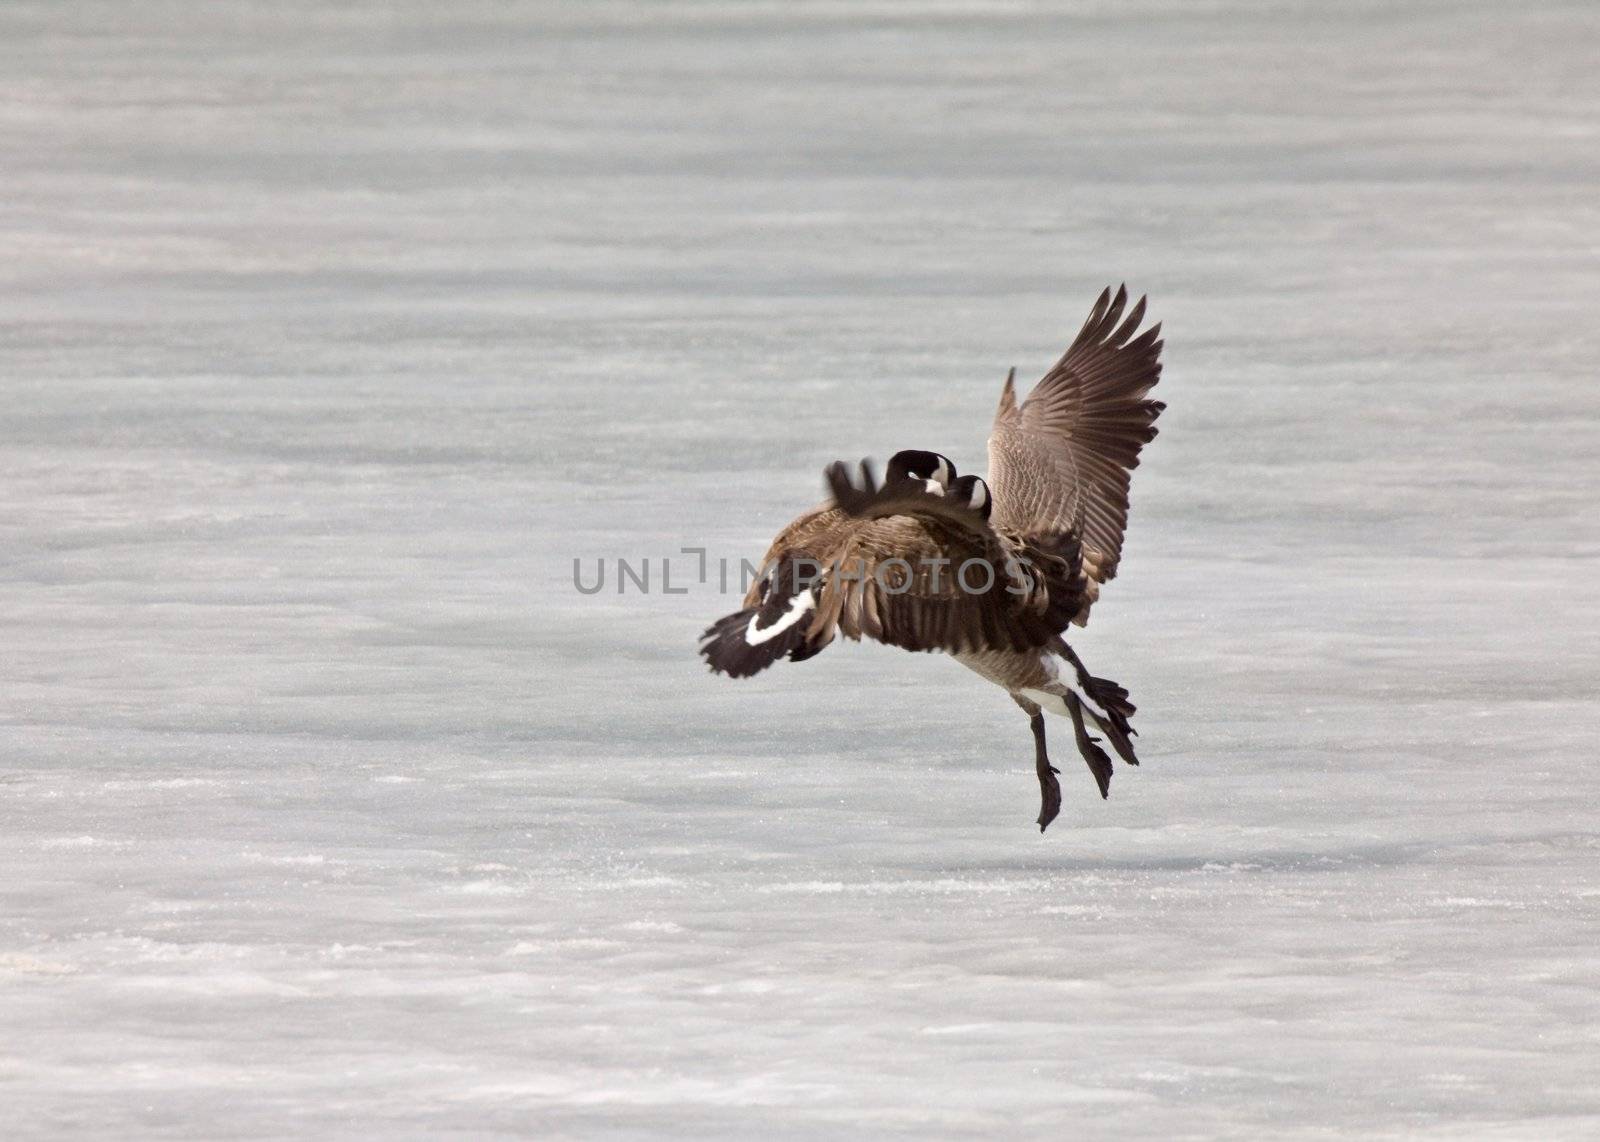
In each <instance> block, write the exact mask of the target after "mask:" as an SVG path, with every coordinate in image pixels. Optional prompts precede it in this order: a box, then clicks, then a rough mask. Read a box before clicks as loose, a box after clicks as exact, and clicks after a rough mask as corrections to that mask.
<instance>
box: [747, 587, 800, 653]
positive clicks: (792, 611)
mask: <svg viewBox="0 0 1600 1142" xmlns="http://www.w3.org/2000/svg"><path fill="white" fill-rule="evenodd" d="M816 604H817V601H816V600H815V599H813V598H812V597H811V592H810V591H802V592H800V594H798V595H796V596H795V597H794V598H792V599H790V600H789V609H788V610H787V611H784V612H783V614H782V615H781V616H780V617H779V618H778V621H777V622H775V623H773V624H772V625H771V626H769V627H767V628H766V629H765V630H758V629H757V628H756V623H758V622H760V621H761V616H760V614H755V615H752V616H751V617H750V625H749V626H747V627H745V630H744V640H745V642H746V643H748V644H749V645H751V646H760V645H761V644H762V643H764V642H767V641H768V640H770V639H774V638H777V637H778V636H779V635H780V634H782V633H783V632H784V631H786V630H788V629H789V628H790V627H792V626H794V625H795V624H796V623H798V622H799V621H800V620H801V619H803V618H805V617H806V615H808V614H810V613H811V608H812V607H814V606H816Z"/></svg>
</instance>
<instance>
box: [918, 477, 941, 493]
mask: <svg viewBox="0 0 1600 1142" xmlns="http://www.w3.org/2000/svg"><path fill="white" fill-rule="evenodd" d="M922 486H923V488H924V489H925V490H926V491H928V492H930V493H932V494H933V495H935V496H942V495H944V485H943V484H941V483H940V482H939V481H938V480H924V481H922Z"/></svg>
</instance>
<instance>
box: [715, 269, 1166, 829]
mask: <svg viewBox="0 0 1600 1142" xmlns="http://www.w3.org/2000/svg"><path fill="white" fill-rule="evenodd" d="M1127 302H1128V295H1127V289H1126V288H1125V287H1124V288H1119V289H1118V290H1117V292H1116V295H1115V296H1113V295H1112V293H1111V291H1110V290H1109V289H1107V290H1106V291H1104V292H1103V293H1101V295H1100V297H1099V299H1098V300H1097V301H1096V302H1095V305H1094V309H1093V310H1092V311H1091V312H1090V314H1089V319H1088V321H1086V322H1085V323H1084V326H1083V329H1082V330H1081V331H1080V332H1079V333H1078V336H1077V337H1076V338H1075V339H1074V340H1073V342H1072V344H1071V345H1070V346H1068V348H1067V351H1066V352H1065V353H1064V354H1063V355H1062V357H1061V359H1060V360H1059V361H1057V362H1056V364H1055V366H1054V367H1053V368H1051V369H1050V371H1049V372H1047V373H1046V374H1045V375H1044V377H1043V378H1042V379H1041V380H1040V381H1039V383H1038V384H1037V385H1035V386H1034V388H1033V391H1032V392H1031V393H1029V394H1028V397H1027V399H1026V400H1024V401H1023V402H1022V403H1021V404H1020V405H1019V404H1018V403H1017V397H1016V389H1015V381H1016V370H1015V369H1013V370H1012V371H1011V374H1010V375H1009V376H1008V377H1007V378H1006V382H1005V387H1004V388H1003V389H1002V390H1001V393H1000V407H999V410H998V411H997V413H996V415H995V420H994V427H993V428H992V429H991V431H990V435H989V474H988V479H987V480H983V479H980V478H979V477H977V476H971V475H968V476H960V475H958V474H957V472H956V469H955V465H953V464H952V463H951V462H950V461H949V460H948V459H947V458H946V457H945V456H943V455H942V454H940V453H937V452H927V451H920V450H919V451H903V452H899V453H896V454H895V456H894V457H893V458H892V459H891V460H890V462H889V467H888V469H887V472H886V473H885V478H884V480H883V482H882V483H879V482H878V481H877V479H876V477H875V475H874V474H873V471H872V468H871V467H870V465H868V464H867V463H866V462H863V463H862V464H861V467H860V470H859V472H858V473H851V472H850V471H849V470H848V469H847V468H846V467H845V465H843V464H839V463H835V464H833V465H831V466H830V467H829V468H828V470H827V473H826V479H827V485H828V490H829V495H830V502H829V503H827V504H825V505H824V506H822V507H820V508H817V509H815V510H812V511H809V512H806V513H805V514H804V515H802V516H800V517H799V518H798V519H796V520H794V522H792V523H791V524H789V526H788V527H786V528H784V529H783V530H782V531H781V532H779V533H778V536H777V538H776V539H774V540H773V542H772V546H771V548H770V549H769V550H768V552H767V555H766V559H765V560H764V561H763V565H762V568H763V573H762V575H761V577H760V578H759V579H757V581H756V582H755V583H754V584H753V585H752V586H751V588H750V591H749V593H748V594H747V595H746V596H745V598H744V603H743V606H742V608H741V609H740V610H738V611H736V612H734V613H733V614H731V615H728V616H727V617H725V618H723V619H721V620H720V621H718V622H716V623H714V624H713V625H712V626H711V627H710V628H709V629H707V630H706V632H705V633H704V634H703V635H702V636H701V641H700V653H701V654H702V655H703V656H704V657H705V659H706V662H707V663H708V664H709V665H710V667H711V669H712V670H713V671H714V672H716V673H719V674H727V675H729V676H731V677H734V678H744V677H748V676H750V675H752V674H755V673H757V672H759V671H761V670H764V669H766V668H767V667H768V666H771V665H772V664H773V663H774V662H776V661H778V660H779V659H780V658H785V657H786V658H788V659H789V660H790V661H791V662H802V661H804V660H805V659H808V658H811V657H813V656H814V655H816V654H818V653H820V652H821V651H822V649H823V648H824V647H826V646H827V645H828V644H829V643H830V642H832V641H833V639H834V638H835V636H837V635H841V634H842V635H843V636H844V637H845V638H849V639H861V638H871V639H875V640H876V641H878V642H882V643H887V644H888V645H890V646H897V647H901V648H902V649H905V650H916V651H935V650H938V651H944V652H946V653H948V654H950V655H952V656H953V657H954V658H955V659H956V661H958V662H960V663H961V664H962V665H964V666H966V667H967V668H968V669H970V670H972V671H974V672H976V673H977V674H979V675H981V676H982V677H984V678H986V679H988V680H989V681H990V682H993V683H995V684H996V685H998V686H1001V687H1003V688H1004V689H1005V690H1006V691H1007V692H1008V693H1009V694H1010V695H1011V697H1012V699H1013V700H1014V701H1015V702H1016V704H1017V705H1018V706H1020V707H1021V708H1022V710H1023V712H1024V713H1026V714H1027V715H1028V718H1029V721H1030V724H1031V726H1032V729H1033V741H1034V766H1035V770H1036V772H1037V774H1038V778H1039V789H1040V798H1041V805H1040V810H1039V817H1038V825H1039V829H1040V831H1041V832H1042V831H1043V830H1044V829H1045V828H1046V827H1047V826H1048V825H1049V824H1050V822H1051V821H1053V820H1054V819H1055V817H1056V815H1057V814H1058V813H1059V812H1060V810H1061V787H1060V783H1059V782H1058V781H1057V780H1056V774H1057V773H1058V772H1059V771H1058V770H1056V769H1055V767H1054V766H1052V765H1051V764H1050V758H1049V755H1048V753H1047V751H1046V747H1045V723H1044V714H1045V712H1047V711H1048V712H1049V713H1052V714H1059V715H1062V716H1065V717H1068V718H1070V719H1071V721H1072V730H1073V737H1074V741H1075V743H1076V745H1077V747H1078V752H1079V753H1080V754H1081V755H1082V757H1083V759H1084V761H1085V762H1086V763H1087V764H1088V766H1089V770H1090V772H1091V773H1093V775H1094V778H1095V782H1096V784H1097V785H1098V786H1099V789H1100V795H1101V797H1106V796H1108V795H1109V793H1110V787H1111V773H1112V767H1111V758H1110V757H1109V755H1107V753H1106V752H1105V750H1103V749H1101V748H1100V744H1101V742H1102V741H1103V740H1109V742H1110V744H1111V747H1112V749H1113V750H1114V751H1115V752H1116V753H1117V755H1118V756H1119V757H1121V758H1122V759H1123V760H1124V761H1125V762H1127V763H1128V764H1129V765H1137V764H1139V761H1138V757H1137V756H1136V755H1135V753H1134V749H1133V742H1132V738H1133V737H1134V736H1135V735H1134V730H1133V727H1132V726H1131V725H1130V724H1129V718H1130V717H1132V715H1133V712H1134V707H1133V704H1132V703H1131V702H1129V701H1128V692H1127V691H1126V690H1124V689H1123V688H1122V687H1120V686H1118V685H1117V684H1116V683H1115V682H1112V681H1110V680H1109V679H1106V678H1097V677H1095V676H1093V675H1091V674H1090V673H1089V671H1088V669H1087V668H1086V667H1085V666H1084V664H1083V662H1082V661H1081V660H1080V659H1079V658H1078V656H1077V654H1076V653H1075V652H1074V651H1073V649H1072V648H1071V647H1070V646H1069V645H1068V644H1067V642H1066V639H1065V638H1064V634H1065V632H1066V631H1067V629H1068V628H1069V626H1071V625H1077V626H1082V625H1083V624H1084V623H1085V622H1087V621H1088V617H1089V611H1090V608H1091V607H1092V606H1093V605H1094V603H1095V601H1096V600H1097V599H1098V598H1099V594H1100V587H1101V585H1102V584H1104V583H1107V582H1109V581H1110V580H1111V579H1112V578H1113V577H1114V576H1115V575H1116V573H1117V566H1118V564H1119V562H1120V560H1121V556H1122V537H1123V532H1124V531H1125V530H1126V528H1127V522H1128V485H1129V474H1130V473H1131V471H1132V470H1133V469H1134V468H1135V467H1137V466H1138V463H1139V452H1140V450H1141V449H1142V448H1143V447H1144V446H1145V445H1146V444H1148V443H1149V442H1150V441H1151V440H1152V439H1153V438H1154V437H1155V435H1156V428H1155V420H1156V417H1157V416H1159V415H1160V414H1161V410H1162V409H1163V408H1164V407H1165V406H1164V405H1163V404H1162V402H1160V401H1154V400H1149V399H1147V396H1148V394H1149V392H1150V390H1151V388H1152V387H1154V385H1155V383H1156V382H1157V381H1158V380H1159V379H1160V377H1161V347H1162V342H1161V341H1160V339H1159V338H1160V335H1161V326H1160V325H1159V324H1157V325H1153V326H1151V327H1150V328H1149V329H1147V330H1145V331H1144V332H1143V333H1140V332H1139V326H1140V325H1141V324H1142V323H1143V321H1144V313H1145V299H1144V298H1140V299H1139V301H1138V302H1137V303H1135V304H1134V306H1133V307H1132V309H1128V307H1127ZM1093 731H1098V732H1099V733H1101V734H1103V735H1104V738H1103V739H1102V738H1100V737H1096V736H1094V733H1093Z"/></svg>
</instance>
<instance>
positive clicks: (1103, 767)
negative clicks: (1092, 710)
mask: <svg viewBox="0 0 1600 1142" xmlns="http://www.w3.org/2000/svg"><path fill="white" fill-rule="evenodd" d="M1067 713H1069V714H1071V715H1072V730H1073V733H1074V734H1076V735H1077V738H1078V752H1079V753H1081V754H1082V755H1083V760H1084V761H1085V762H1087V763H1088V765H1089V772H1090V773H1092V774H1094V780H1095V784H1097V785H1099V786H1100V796H1101V797H1102V798H1106V797H1109V796H1111V758H1110V757H1108V756H1107V755H1106V751H1105V750H1103V749H1101V748H1100V747H1099V746H1097V745H1095V742H1097V741H1099V740H1100V739H1099V738H1092V737H1090V736H1089V731H1088V730H1087V729H1085V728H1084V725H1083V706H1082V704H1081V703H1079V701H1078V696H1077V695H1076V694H1074V693H1073V692H1072V691H1070V690H1068V691H1067Z"/></svg>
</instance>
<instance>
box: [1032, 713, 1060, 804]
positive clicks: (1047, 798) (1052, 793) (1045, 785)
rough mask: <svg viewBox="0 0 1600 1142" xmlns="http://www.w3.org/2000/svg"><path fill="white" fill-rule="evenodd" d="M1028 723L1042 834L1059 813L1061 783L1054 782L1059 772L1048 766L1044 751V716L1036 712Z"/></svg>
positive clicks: (1048, 758) (1048, 761) (1047, 757)
mask: <svg viewBox="0 0 1600 1142" xmlns="http://www.w3.org/2000/svg"><path fill="white" fill-rule="evenodd" d="M1029 721H1030V722H1031V724H1032V725H1033V764H1034V768H1035V769H1037V770H1038V771H1039V831H1040V832H1041V833H1042V832H1044V831H1045V829H1046V828H1048V827H1049V825H1050V822H1051V821H1054V820H1055V819H1056V814H1057V813H1059V812H1061V782H1059V781H1057V780H1056V774H1057V773H1060V772H1061V771H1060V770H1059V769H1057V768H1056V767H1055V766H1053V765H1051V764H1050V755H1049V754H1047V753H1046V752H1045V749H1044V714H1043V713H1042V712H1036V713H1035V714H1034V715H1033V717H1032V718H1031V719H1029Z"/></svg>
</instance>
